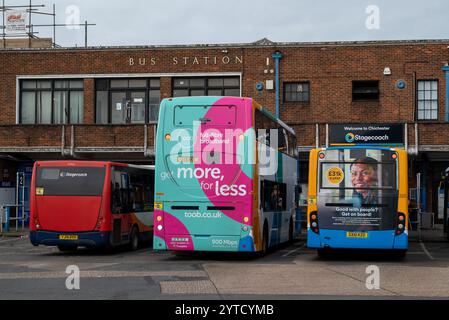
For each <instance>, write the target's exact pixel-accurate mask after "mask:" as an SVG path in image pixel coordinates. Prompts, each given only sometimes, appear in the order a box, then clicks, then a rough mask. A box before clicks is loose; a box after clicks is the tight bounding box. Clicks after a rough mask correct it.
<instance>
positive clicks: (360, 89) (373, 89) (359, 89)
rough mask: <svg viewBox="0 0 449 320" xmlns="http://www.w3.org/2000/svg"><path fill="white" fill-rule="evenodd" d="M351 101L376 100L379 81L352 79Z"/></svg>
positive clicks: (377, 98)
mask: <svg viewBox="0 0 449 320" xmlns="http://www.w3.org/2000/svg"><path fill="white" fill-rule="evenodd" d="M352 100H353V101H378V100H379V81H352Z"/></svg>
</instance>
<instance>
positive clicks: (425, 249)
mask: <svg viewBox="0 0 449 320" xmlns="http://www.w3.org/2000/svg"><path fill="white" fill-rule="evenodd" d="M419 244H420V245H421V248H422V250H423V251H424V252H425V253H426V254H427V256H428V257H429V259H430V260H435V258H434V257H432V255H431V254H430V252H429V251H427V248H426V246H425V245H424V242H419Z"/></svg>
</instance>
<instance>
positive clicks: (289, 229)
mask: <svg viewBox="0 0 449 320" xmlns="http://www.w3.org/2000/svg"><path fill="white" fill-rule="evenodd" d="M293 232H294V231H293V219H290V224H289V227H288V242H290V243H293V238H294V236H295V235H294V234H293Z"/></svg>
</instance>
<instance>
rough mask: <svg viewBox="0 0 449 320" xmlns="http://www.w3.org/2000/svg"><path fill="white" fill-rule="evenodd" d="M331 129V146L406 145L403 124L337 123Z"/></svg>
mask: <svg viewBox="0 0 449 320" xmlns="http://www.w3.org/2000/svg"><path fill="white" fill-rule="evenodd" d="M329 129H330V130H329V145H330V146H364V145H366V146H383V147H403V146H404V125H403V124H336V125H330V126H329Z"/></svg>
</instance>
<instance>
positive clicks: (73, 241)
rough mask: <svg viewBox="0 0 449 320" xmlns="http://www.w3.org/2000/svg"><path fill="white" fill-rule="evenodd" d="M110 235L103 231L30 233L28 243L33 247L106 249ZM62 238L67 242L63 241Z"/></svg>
mask: <svg viewBox="0 0 449 320" xmlns="http://www.w3.org/2000/svg"><path fill="white" fill-rule="evenodd" d="M110 234H111V233H110V232H103V231H91V232H54V231H30V241H31V243H32V244H33V245H34V246H38V245H45V246H79V247H107V246H109V245H110ZM64 238H66V239H67V240H64Z"/></svg>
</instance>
